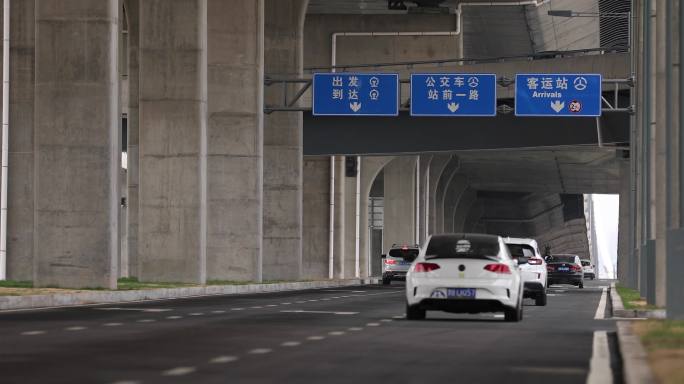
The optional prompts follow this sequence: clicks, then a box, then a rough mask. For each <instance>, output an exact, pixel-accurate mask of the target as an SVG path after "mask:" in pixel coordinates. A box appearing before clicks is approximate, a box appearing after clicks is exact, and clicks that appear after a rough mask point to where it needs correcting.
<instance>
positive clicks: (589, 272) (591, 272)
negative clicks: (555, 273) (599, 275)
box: [581, 259, 596, 280]
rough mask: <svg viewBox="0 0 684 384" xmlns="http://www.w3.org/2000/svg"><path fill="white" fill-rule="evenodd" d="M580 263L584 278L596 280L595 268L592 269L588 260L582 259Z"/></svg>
mask: <svg viewBox="0 0 684 384" xmlns="http://www.w3.org/2000/svg"><path fill="white" fill-rule="evenodd" d="M581 262H582V271H583V272H584V278H585V279H587V278H588V279H591V280H594V279H595V278H596V268H595V267H594V264H592V263H591V260H589V259H582V260H581Z"/></svg>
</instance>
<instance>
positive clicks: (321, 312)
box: [280, 309, 359, 315]
mask: <svg viewBox="0 0 684 384" xmlns="http://www.w3.org/2000/svg"><path fill="white" fill-rule="evenodd" d="M280 312H283V313H318V314H328V315H358V314H359V313H358V312H335V311H305V310H303V309H293V310H289V311H280Z"/></svg>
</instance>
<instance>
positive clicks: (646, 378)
mask: <svg viewBox="0 0 684 384" xmlns="http://www.w3.org/2000/svg"><path fill="white" fill-rule="evenodd" d="M616 325H617V334H618V347H619V349H620V355H621V356H622V371H623V377H624V381H625V384H655V383H656V381H655V377H654V376H653V372H652V371H651V367H650V366H649V365H648V361H647V355H646V351H645V350H644V346H643V345H642V344H641V340H639V336H637V335H635V334H634V333H632V325H631V324H630V323H629V322H628V321H618V322H617V324H616Z"/></svg>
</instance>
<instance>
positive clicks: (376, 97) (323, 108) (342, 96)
mask: <svg viewBox="0 0 684 384" xmlns="http://www.w3.org/2000/svg"><path fill="white" fill-rule="evenodd" d="M398 114H399V75H398V74H396V73H316V74H314V76H313V115H314V116H356V115H358V116H397V115H398Z"/></svg>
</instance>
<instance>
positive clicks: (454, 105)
mask: <svg viewBox="0 0 684 384" xmlns="http://www.w3.org/2000/svg"><path fill="white" fill-rule="evenodd" d="M459 107H460V105H459V104H457V103H454V102H451V103H449V104H447V108H449V110H450V111H451V113H455V112H456V111H458V108H459Z"/></svg>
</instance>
